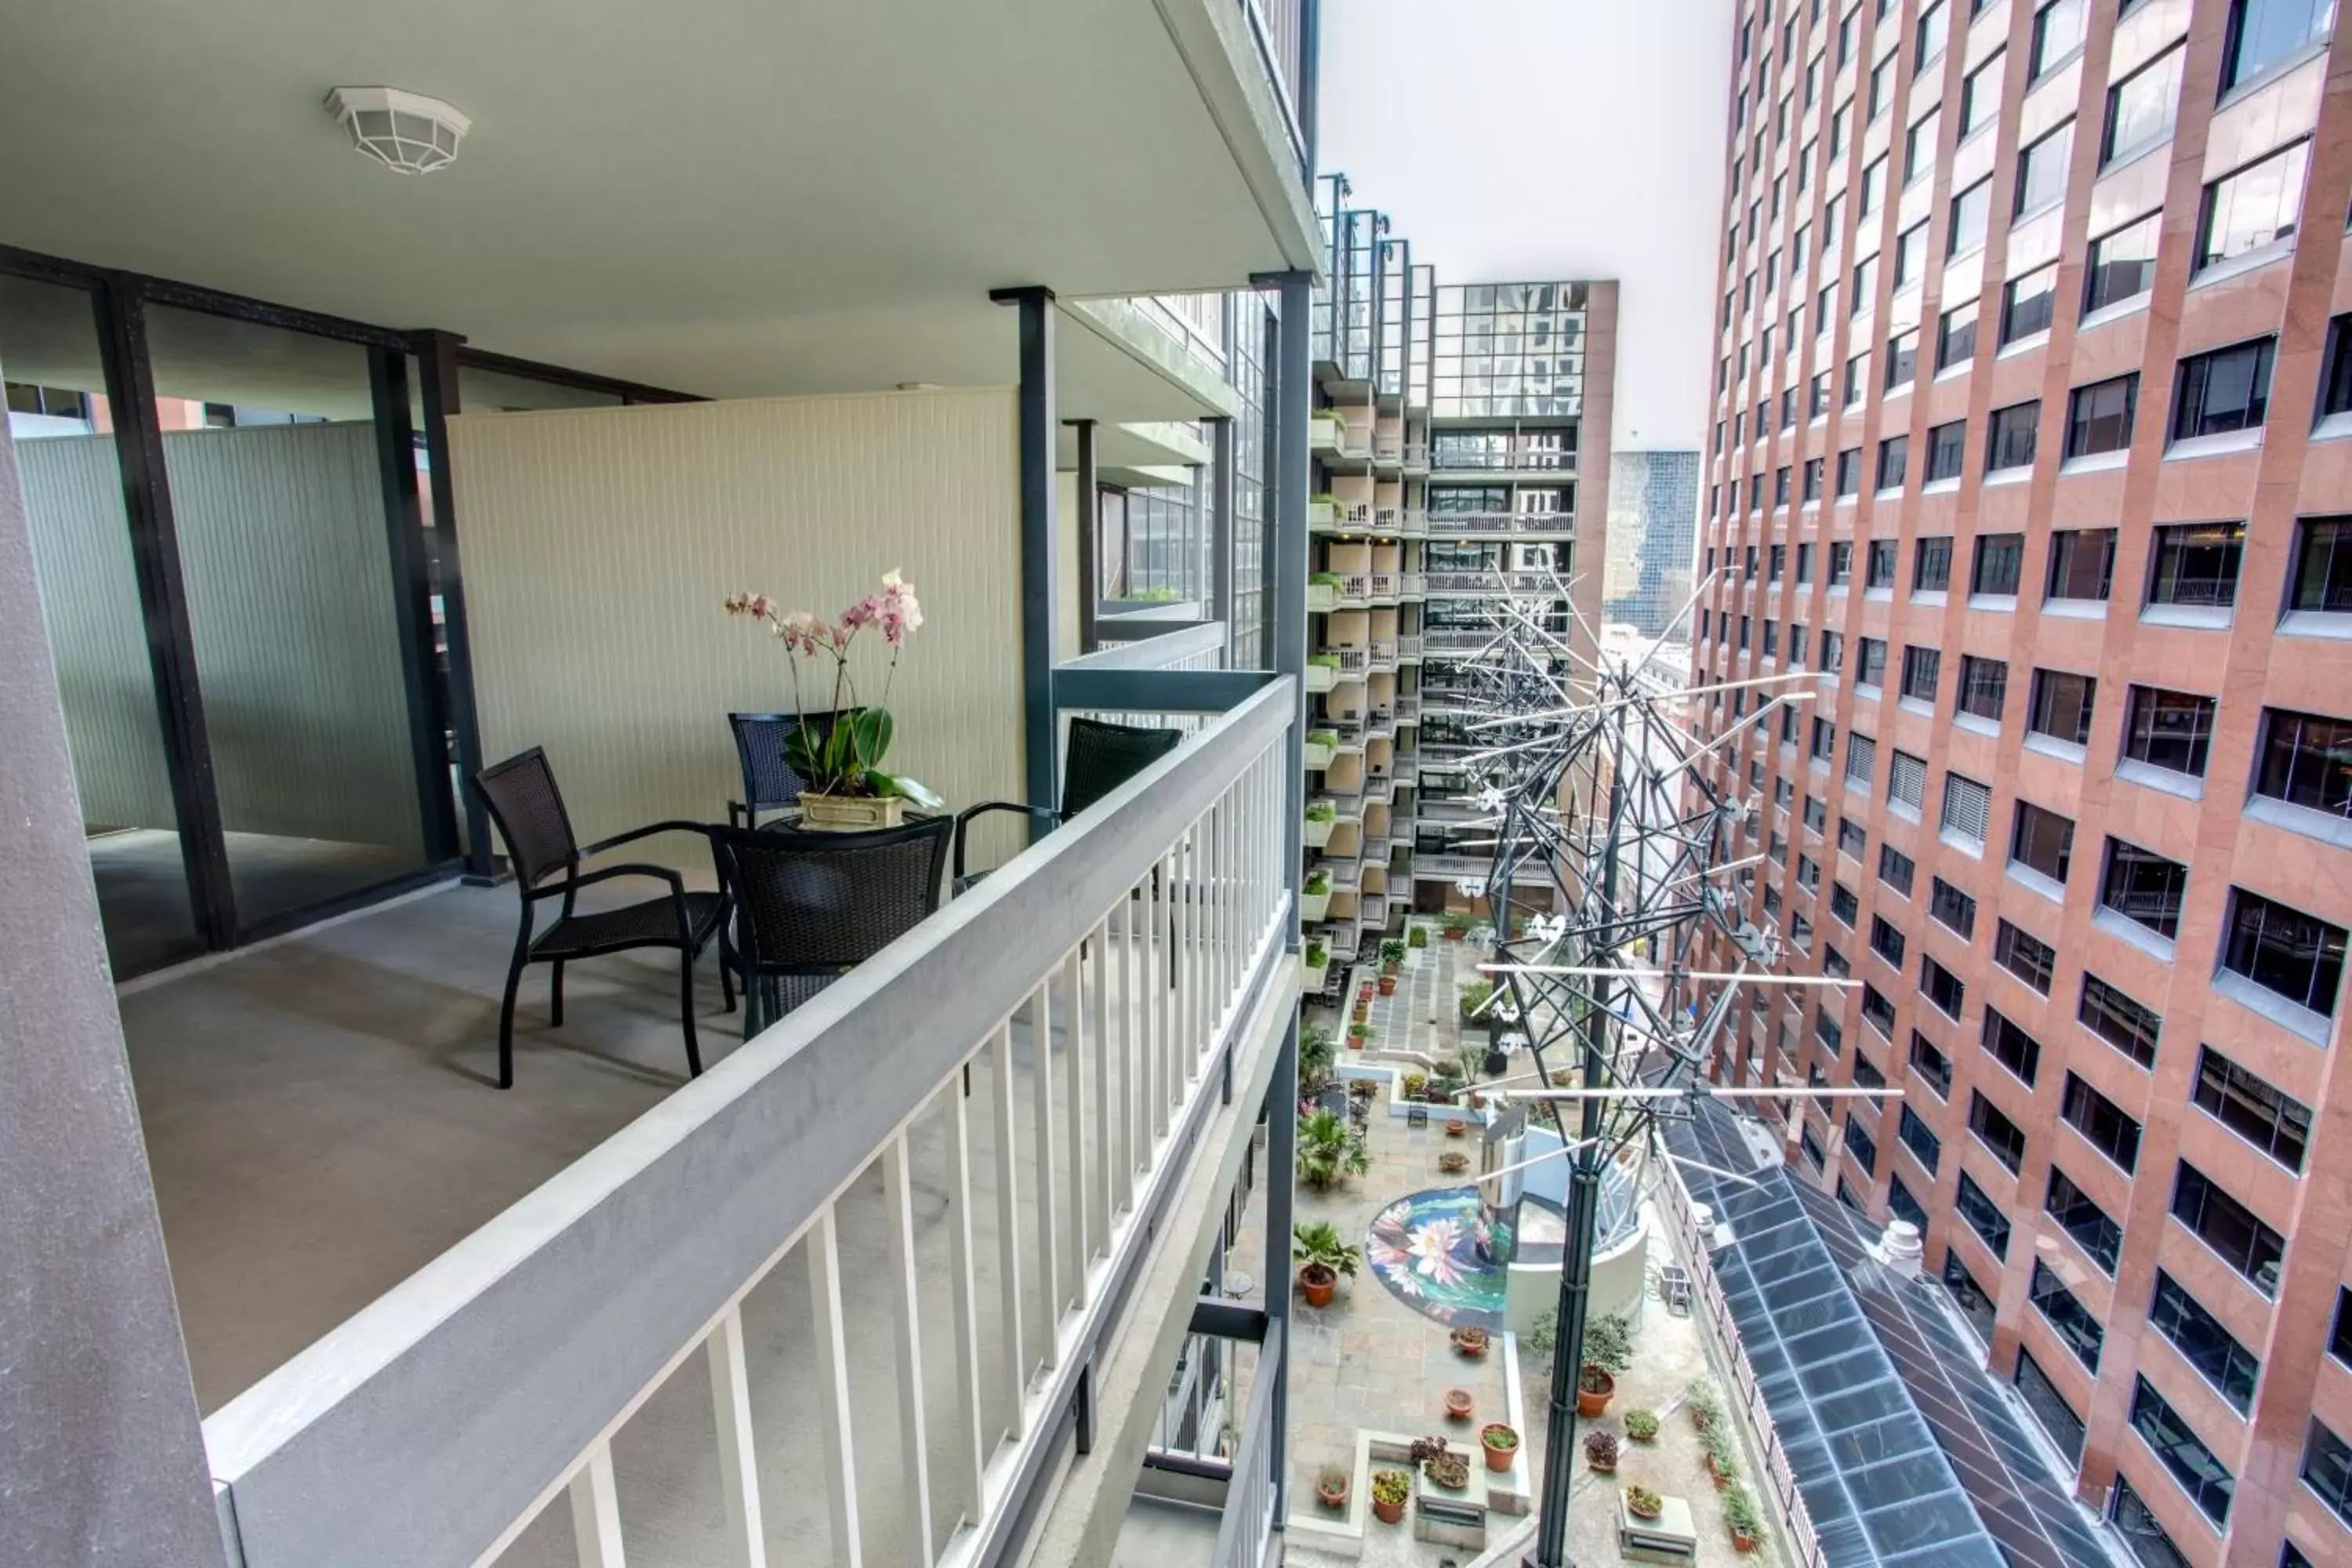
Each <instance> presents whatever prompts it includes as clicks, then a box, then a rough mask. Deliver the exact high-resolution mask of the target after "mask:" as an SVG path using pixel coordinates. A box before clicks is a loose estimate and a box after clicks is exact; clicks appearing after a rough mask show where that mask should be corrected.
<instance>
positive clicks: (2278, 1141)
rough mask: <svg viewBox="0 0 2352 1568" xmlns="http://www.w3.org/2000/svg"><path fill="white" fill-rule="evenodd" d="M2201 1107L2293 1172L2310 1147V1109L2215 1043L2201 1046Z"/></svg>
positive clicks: (2195, 1094)
mask: <svg viewBox="0 0 2352 1568" xmlns="http://www.w3.org/2000/svg"><path fill="white" fill-rule="evenodd" d="M2191 1098H2193V1099H2194V1100H2196V1101H2197V1103H2198V1105H2199V1106H2200V1107H2201V1108H2202V1109H2203V1110H2205V1111H2207V1112H2208V1113H2209V1114H2210V1115H2211V1116H2212V1117H2213V1118H2214V1120H2216V1121H2220V1122H2221V1125H2222V1126H2224V1127H2227V1128H2228V1129H2229V1130H2230V1131H2232V1132H2234V1133H2236V1134H2237V1135H2238V1136H2239V1137H2241V1138H2243V1139H2244V1140H2245V1141H2246V1142H2249V1143H2252V1145H2253V1146H2254V1147H2255V1148H2257V1149H2259V1150H2261V1151H2262V1152H2263V1153H2265V1154H2267V1155H2269V1156H2270V1157H2271V1158H2272V1159H2273V1160H2275V1161H2277V1162H2278V1163H2280V1164H2282V1165H2284V1166H2285V1167H2286V1168H2287V1169H2288V1170H2290V1171H2300V1170H2302V1169H2303V1156H2304V1152H2305V1150H2306V1149H2308V1148H2309V1147H2310V1145H2311V1107H2309V1106H2307V1105H2305V1104H2304V1103H2303V1101H2301V1100H2297V1099H2295V1098H2294V1096H2293V1095H2291V1094H2288V1093H2286V1092H2285V1091H2284V1090H2282V1089H2278V1088H2277V1087H2276V1086H2274V1085H2273V1084H2270V1083H2268V1082H2265V1081H2264V1080H2263V1079H2260V1078H2257V1077H2256V1076H2255V1075H2254V1074H2252V1073H2251V1072H2248V1071H2247V1070H2246V1069H2245V1068H2242V1067H2240V1066H2239V1065H2238V1064H2237V1063H2236V1062H2233V1061H2231V1059H2230V1058H2227V1057H2225V1056H2223V1055H2222V1054H2221V1052H2219V1051H2217V1050H2215V1049H2214V1048H2213V1047H2210V1046H2203V1045H2200V1046H2199V1047H2197V1083H2196V1088H2195V1089H2194V1090H2193V1091H2192V1095H2191Z"/></svg>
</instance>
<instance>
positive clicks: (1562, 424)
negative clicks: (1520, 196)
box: [1306, 174, 1617, 991]
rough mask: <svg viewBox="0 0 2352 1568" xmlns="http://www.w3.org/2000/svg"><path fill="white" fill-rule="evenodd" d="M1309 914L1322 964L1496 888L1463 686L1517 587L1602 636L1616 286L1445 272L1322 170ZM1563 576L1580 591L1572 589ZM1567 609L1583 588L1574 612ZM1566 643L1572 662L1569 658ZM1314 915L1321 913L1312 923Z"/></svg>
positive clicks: (1326, 979) (1335, 969)
mask: <svg viewBox="0 0 2352 1568" xmlns="http://www.w3.org/2000/svg"><path fill="white" fill-rule="evenodd" d="M1317 195H1318V216H1320V217H1321V219H1322V222H1323V225H1324V231H1325V234H1326V236H1327V237H1328V243H1329V247H1330V248H1329V255H1328V265H1327V271H1328V278H1329V284H1328V291H1327V292H1325V293H1324V294H1321V295H1318V300H1317V306H1316V309H1317V315H1316V319H1315V331H1316V337H1315V349H1314V359H1315V365H1316V373H1317V378H1318V391H1317V398H1316V403H1317V406H1316V410H1315V414H1314V416H1313V429H1314V437H1313V445H1312V450H1313V455H1314V459H1315V472H1314V476H1313V478H1312V479H1311V481H1310V486H1309V489H1310V501H1309V506H1308V522H1309V527H1310V529H1311V530H1312V531H1313V539H1312V542H1311V545H1310V549H1311V552H1312V555H1313V560H1312V561H1311V562H1310V574H1309V578H1308V601H1307V608H1308V633H1307V642H1308V658H1307V666H1308V668H1307V688H1308V691H1309V693H1310V696H1309V698H1308V702H1309V705H1310V712H1309V716H1308V744H1307V767H1308V770H1309V773H1310V778H1309V786H1308V795H1309V796H1310V805H1309V809H1310V811H1312V812H1314V813H1315V814H1316V815H1315V816H1310V818H1309V820H1308V823H1307V846H1308V848H1309V851H1310V855H1311V858H1310V861H1309V864H1308V867H1307V883H1306V886H1307V920H1308V928H1309V931H1310V932H1311V933H1312V934H1313V935H1314V936H1315V937H1316V938H1317V940H1318V944H1319V945H1318V950H1317V951H1318V952H1320V953H1321V955H1322V956H1323V957H1324V958H1325V959H1326V960H1327V963H1328V970H1324V971H1321V972H1319V973H1318V969H1317V967H1316V966H1315V965H1314V964H1312V963H1310V965H1309V971H1308V983H1309V988H1310V991H1321V990H1323V989H1324V988H1326V987H1329V988H1337V987H1339V986H1342V985H1344V984H1345V983H1346V963H1345V961H1346V959H1347V958H1348V957H1349V956H1350V955H1353V954H1355V953H1357V952H1359V951H1363V950H1369V949H1370V946H1371V945H1372V944H1376V943H1377V942H1380V941H1381V939H1382V938H1383V937H1384V936H1387V935H1389V934H1390V933H1391V932H1392V931H1393V932H1395V933H1398V934H1402V929H1403V927H1402V921H1403V917H1404V915H1405V914H1406V913H1407V912H1408V911H1419V912H1423V913H1438V912H1442V911H1444V910H1447V909H1449V908H1457V909H1458V908H1466V907H1469V906H1473V905H1475V904H1476V903H1478V902H1479V895H1478V893H1477V892H1475V891H1474V890H1472V889H1475V888H1476V887H1477V885H1478V883H1479V880H1480V879H1483V878H1484V876H1485V875H1486V869H1487V867H1488V865H1489V863H1490V862H1491V860H1492V854H1491V851H1490V850H1489V849H1487V848H1486V847H1481V846H1478V845H1476V844H1475V840H1476V839H1478V838H1479V837H1482V836H1486V833H1487V830H1486V829H1481V828H1478V827H1476V826H1474V825H1473V820H1472V819H1474V818H1475V816H1477V815H1478V812H1477V811H1476V809H1475V807H1474V806H1473V805H1472V804H1471V802H1470V801H1469V799H1468V793H1469V787H1470V786H1469V784H1468V781H1467V780H1466V779H1465V777H1464V776H1463V775H1462V774H1461V773H1459V772H1458V771H1454V770H1453V769H1451V768H1450V767H1449V763H1452V762H1453V761H1454V759H1456V758H1458V757H1460V756H1461V755H1463V754H1464V753H1465V752H1467V751H1469V750H1470V749H1471V747H1472V744H1473V742H1474V740H1475V737H1473V736H1472V735H1470V734H1469V733H1468V732H1467V731H1465V730H1463V729H1462V728H1461V727H1460V725H1459V723H1458V722H1457V721H1456V719H1455V716H1454V714H1453V712H1452V710H1451V708H1450V706H1449V698H1450V696H1451V695H1452V694H1454V693H1456V692H1459V691H1461V690H1462V689H1464V687H1465V683H1466V682H1467V681H1468V680H1469V679H1470V674H1469V671H1468V668H1467V667H1466V665H1465V659H1466V658H1468V657H1469V656H1471V655H1475V653H1476V652H1477V651H1478V650H1479V649H1480V648H1481V647H1484V646H1485V645H1486V643H1487V642H1489V641H1490V640H1491V639H1492V637H1493V636H1494V630H1493V627H1494V624H1495V623H1494V619H1493V617H1494V612H1495V606H1496V604H1497V602H1498V601H1500V600H1501V599H1503V598H1505V597H1507V596H1509V597H1517V598H1520V599H1523V600H1526V599H1532V600H1535V601H1538V602H1539V603H1540V604H1541V605H1542V606H1543V608H1542V611H1541V613H1542V614H1543V616H1545V619H1546V622H1547V624H1548V625H1549V626H1551V627H1552V629H1553V630H1555V631H1556V632H1557V633H1558V634H1559V636H1560V637H1562V638H1563V639H1564V640H1565V641H1566V642H1567V644H1568V645H1569V646H1570V647H1572V648H1575V649H1576V650H1577V651H1579V652H1581V653H1584V654H1586V655H1587V656H1590V655H1591V653H1592V652H1593V651H1594V649H1595V647H1596V646H1597V639H1598V636H1599V631H1600V626H1601V572H1600V566H1601V562H1602V560H1603V558H1604V554H1605V551H1606V544H1605V537H1606V531H1607V528H1606V525H1607V519H1608V515H1609V489H1610V475H1611V471H1612V469H1611V461H1610V452H1609V447H1610V438H1609V430H1610V393H1609V387H1610V381H1611V374H1612V367H1613V363H1614V358H1615V321H1616V302H1617V286H1616V285H1615V284H1614V283H1613V282H1606V281H1577V280H1555V281H1549V282H1508V283H1470V284H1453V283H1444V284H1441V283H1440V282H1439V281H1438V280H1437V278H1436V271H1435V268H1433V267H1432V266H1430V265H1427V264H1425V263H1415V262H1414V261H1413V259H1412V242H1411V241H1410V240H1407V239H1404V238H1402V237H1393V236H1391V234H1390V232H1389V229H1390V225H1389V220H1388V217H1387V216H1386V215H1385V214H1383V213H1381V212H1380V211H1379V210H1378V209H1376V208H1372V207H1369V206H1359V205H1351V203H1350V197H1351V195H1352V193H1351V191H1350V188H1349V184H1348V181H1347V177H1346V176H1345V175H1343V174H1327V175H1324V176H1323V177H1322V178H1321V180H1320V181H1318V187H1317ZM1563 584H1565V585H1566V587H1567V591H1566V592H1565V593H1564V594H1563V593H1562V592H1561V591H1560V589H1561V586H1562V585H1563ZM1571 606H1572V608H1571ZM1569 662H1570V661H1569V660H1568V659H1567V658H1563V660H1562V666H1563V668H1564V669H1565V668H1566V667H1567V666H1568V664H1569ZM1318 922H1319V924H1318Z"/></svg>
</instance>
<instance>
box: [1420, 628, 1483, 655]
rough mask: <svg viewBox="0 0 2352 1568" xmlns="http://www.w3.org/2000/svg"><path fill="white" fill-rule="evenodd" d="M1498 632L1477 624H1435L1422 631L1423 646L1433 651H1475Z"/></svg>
mask: <svg viewBox="0 0 2352 1568" xmlns="http://www.w3.org/2000/svg"><path fill="white" fill-rule="evenodd" d="M1495 639H1496V633H1494V632H1491V631H1486V630H1483V629H1481V628H1479V627H1476V626H1433V627H1431V628H1430V629H1429V630H1428V631H1425V632H1423V633H1422V635H1421V641H1422V646H1423V647H1425V648H1427V649H1428V650H1429V651H1430V652H1432V653H1475V652H1476V651H1477V650H1478V649H1480V648H1482V647H1486V645H1487V644H1489V643H1491V642H1493V641H1494V640H1495Z"/></svg>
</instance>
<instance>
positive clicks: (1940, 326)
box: [1936, 300, 1977, 371]
mask: <svg viewBox="0 0 2352 1568" xmlns="http://www.w3.org/2000/svg"><path fill="white" fill-rule="evenodd" d="M1976 352H1977V302H1976V301H1975V300H1969V302H1968V303H1967V304H1965V305H1955V306H1953V307H1952V308H1951V309H1950V310H1947V311H1945V312H1944V315H1943V319H1942V320H1941V321H1938V322H1937V325H1936V368H1937V370H1939V371H1943V370H1949V369H1951V368H1952V367H1953V366H1954V365H1965V364H1967V363H1969V360H1970V359H1972V358H1974V357H1975V355H1976Z"/></svg>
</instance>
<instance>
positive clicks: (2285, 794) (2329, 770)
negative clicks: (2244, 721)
mask: <svg viewBox="0 0 2352 1568" xmlns="http://www.w3.org/2000/svg"><path fill="white" fill-rule="evenodd" d="M2254 793H2255V794H2256V795H2267V796H2268V797H2270V798H2271V799H2273V800H2283V801H2284V802H2286V803H2287V804H2288V805H2299V806H2302V807H2303V808H2304V809H2305V810H2306V811H2316V812H2323V813H2325V814H2326V815H2327V816H2339V817H2347V818H2352V721H2347V720H2343V719H2328V718H2324V717H2322V716H2321V715H2319V714H2316V713H2296V712H2294V711H2291V710H2287V709H2284V708H2269V709H2265V710H2263V749H2262V754H2261V756H2260V758H2259V759H2258V760H2257V762H2256V763H2255V768H2254Z"/></svg>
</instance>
